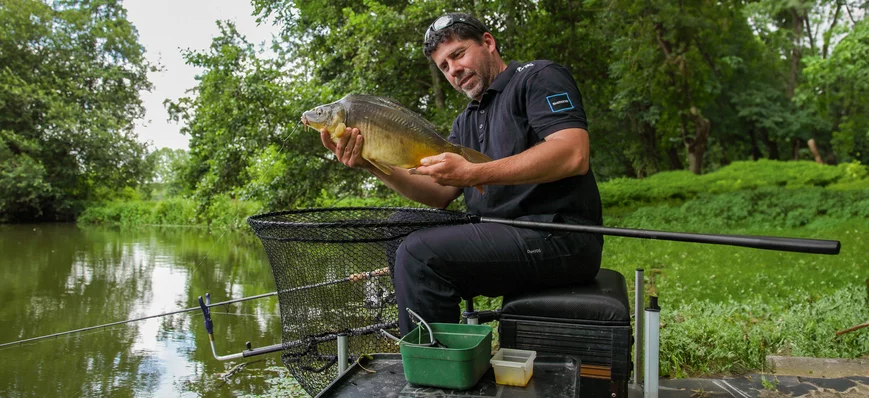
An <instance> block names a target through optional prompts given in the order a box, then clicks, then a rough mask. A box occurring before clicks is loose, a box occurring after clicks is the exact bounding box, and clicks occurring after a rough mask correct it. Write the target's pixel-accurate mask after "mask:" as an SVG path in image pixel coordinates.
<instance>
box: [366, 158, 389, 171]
mask: <svg viewBox="0 0 869 398" xmlns="http://www.w3.org/2000/svg"><path fill="white" fill-rule="evenodd" d="M368 162H369V163H371V164H373V165H374V167H377V169H378V170H380V171H382V172H383V174H386V175H392V167H389V166H387V165H383V164H380V163H377V161H376V160H373V159H368Z"/></svg>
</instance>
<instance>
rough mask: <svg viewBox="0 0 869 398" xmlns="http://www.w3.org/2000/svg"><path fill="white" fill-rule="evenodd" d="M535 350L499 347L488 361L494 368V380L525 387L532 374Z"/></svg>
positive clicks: (535, 355)
mask: <svg viewBox="0 0 869 398" xmlns="http://www.w3.org/2000/svg"><path fill="white" fill-rule="evenodd" d="M536 357H537V352H536V351H529V350H515V349H512V348H501V349H499V350H498V352H496V353H495V355H494V356H493V357H492V359H490V360H489V363H491V364H492V367H493V368H494V369H495V382H496V383H498V384H504V385H508V386H519V387H525V385H526V384H528V380H531V375H533V374H534V358H536Z"/></svg>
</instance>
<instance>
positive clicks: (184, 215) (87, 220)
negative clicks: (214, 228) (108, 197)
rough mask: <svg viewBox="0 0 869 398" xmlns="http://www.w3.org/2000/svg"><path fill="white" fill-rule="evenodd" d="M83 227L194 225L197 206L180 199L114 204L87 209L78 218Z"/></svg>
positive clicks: (112, 202)
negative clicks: (92, 225)
mask: <svg viewBox="0 0 869 398" xmlns="http://www.w3.org/2000/svg"><path fill="white" fill-rule="evenodd" d="M78 222H79V223H80V224H102V225H122V226H144V225H193V224H196V222H197V217H196V206H195V205H194V204H193V202H191V201H189V200H185V199H180V198H172V199H165V200H162V201H159V202H154V201H141V200H139V201H111V202H104V203H102V204H101V205H99V206H90V207H88V208H87V209H86V210H85V211H84V212H82V214H81V215H80V216H79V218H78Z"/></svg>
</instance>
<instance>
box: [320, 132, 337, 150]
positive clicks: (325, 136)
mask: <svg viewBox="0 0 869 398" xmlns="http://www.w3.org/2000/svg"><path fill="white" fill-rule="evenodd" d="M320 141H322V142H323V146H324V147H326V148H328V149H329V150H330V151H332V152H335V143H334V142H332V136H331V135H330V134H329V131H328V130H326V129H322V130H320Z"/></svg>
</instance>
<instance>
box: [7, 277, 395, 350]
mask: <svg viewBox="0 0 869 398" xmlns="http://www.w3.org/2000/svg"><path fill="white" fill-rule="evenodd" d="M386 274H389V269H388V268H382V269H379V270H375V271H371V272H362V273H358V274H353V275H350V276H348V277H345V278H341V279H336V280H332V281H326V282H320V283H315V284H313V285H307V286H299V287H294V288H292V289H286V290H283V291H281V293H292V292H296V291H301V290H307V289H313V288H317V287H322V286H328V285H334V284H337V283H342V282H348V281H349V282H355V281H359V280H362V279H367V278H371V277H375V276H381V275H386ZM278 293H279V292H277V291H275V292H271V293H264V294H258V295H256V296H249V297H242V298H238V299H232V300H227V301H221V302H219V303H209V304H207V305H205V306H206V308H211V307H218V306H221V305H229V304H235V303H240V302H242V301H250V300H256V299H261V298H265V297H271V296H276V295H277V294H278ZM199 300H200V302H201V300H202V298H201V297H200V298H199ZM201 305H202V304H201ZM201 305H200V306H199V307H190V308H185V309H182V310H176V311H170V312H164V313H161V314H155V315H148V316H143V317H140V318H134V319H127V320H124V321H117V322H111V323H106V324H102V325H97V326H89V327H86V328H81V329H75V330H69V331H66V332H60V333H53V334H48V335H45V336H39V337H31V338H28V339H23V340H17V341H12V342H8V343H3V344H0V348H3V347H8V346H12V345H16V344H24V343H29V342H34V341H39V340H44V339H49V338H52V337H60V336H65V335H69V334H74V333H81V332H87V331H90V330H96V329H102V328H107V327H111V326H117V325H123V324H125V323H132V322H138V321H144V320H147V319H152V318H160V317H164V316H170V315H177V314H183V313H186V312H193V311H198V310H203V311H204V309H203V308H202V306H201ZM209 314H210V311H209ZM209 321H210V317H209ZM208 335H209V337H211V338H213V337H212V333H211V330H208ZM212 349H213V342H212Z"/></svg>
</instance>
